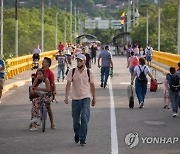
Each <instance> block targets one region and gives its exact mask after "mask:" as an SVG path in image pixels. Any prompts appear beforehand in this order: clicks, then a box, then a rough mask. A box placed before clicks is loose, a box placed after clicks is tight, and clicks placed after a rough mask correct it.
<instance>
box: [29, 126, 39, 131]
mask: <svg viewBox="0 0 180 154" xmlns="http://www.w3.org/2000/svg"><path fill="white" fill-rule="evenodd" d="M29 130H30V131H36V130H38V128H36V127H32V128H30V129H29Z"/></svg>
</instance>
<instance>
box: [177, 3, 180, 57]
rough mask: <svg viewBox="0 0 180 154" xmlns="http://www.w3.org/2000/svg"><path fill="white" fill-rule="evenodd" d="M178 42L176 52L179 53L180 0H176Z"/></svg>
mask: <svg viewBox="0 0 180 154" xmlns="http://www.w3.org/2000/svg"><path fill="white" fill-rule="evenodd" d="M177 37H178V42H177V54H180V0H178V36H177Z"/></svg>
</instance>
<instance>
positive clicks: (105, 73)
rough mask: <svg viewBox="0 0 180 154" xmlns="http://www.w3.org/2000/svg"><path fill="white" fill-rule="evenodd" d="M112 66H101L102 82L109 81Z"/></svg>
mask: <svg viewBox="0 0 180 154" xmlns="http://www.w3.org/2000/svg"><path fill="white" fill-rule="evenodd" d="M109 70H110V67H101V82H102V83H107V80H108V77H109Z"/></svg>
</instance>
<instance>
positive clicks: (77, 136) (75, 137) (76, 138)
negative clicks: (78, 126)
mask: <svg viewBox="0 0 180 154" xmlns="http://www.w3.org/2000/svg"><path fill="white" fill-rule="evenodd" d="M74 141H75V142H76V143H78V142H79V135H75V136H74Z"/></svg>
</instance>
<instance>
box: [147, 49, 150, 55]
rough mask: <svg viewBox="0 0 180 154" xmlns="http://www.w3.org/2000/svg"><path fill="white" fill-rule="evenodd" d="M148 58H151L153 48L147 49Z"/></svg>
mask: <svg viewBox="0 0 180 154" xmlns="http://www.w3.org/2000/svg"><path fill="white" fill-rule="evenodd" d="M147 56H151V48H147Z"/></svg>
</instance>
